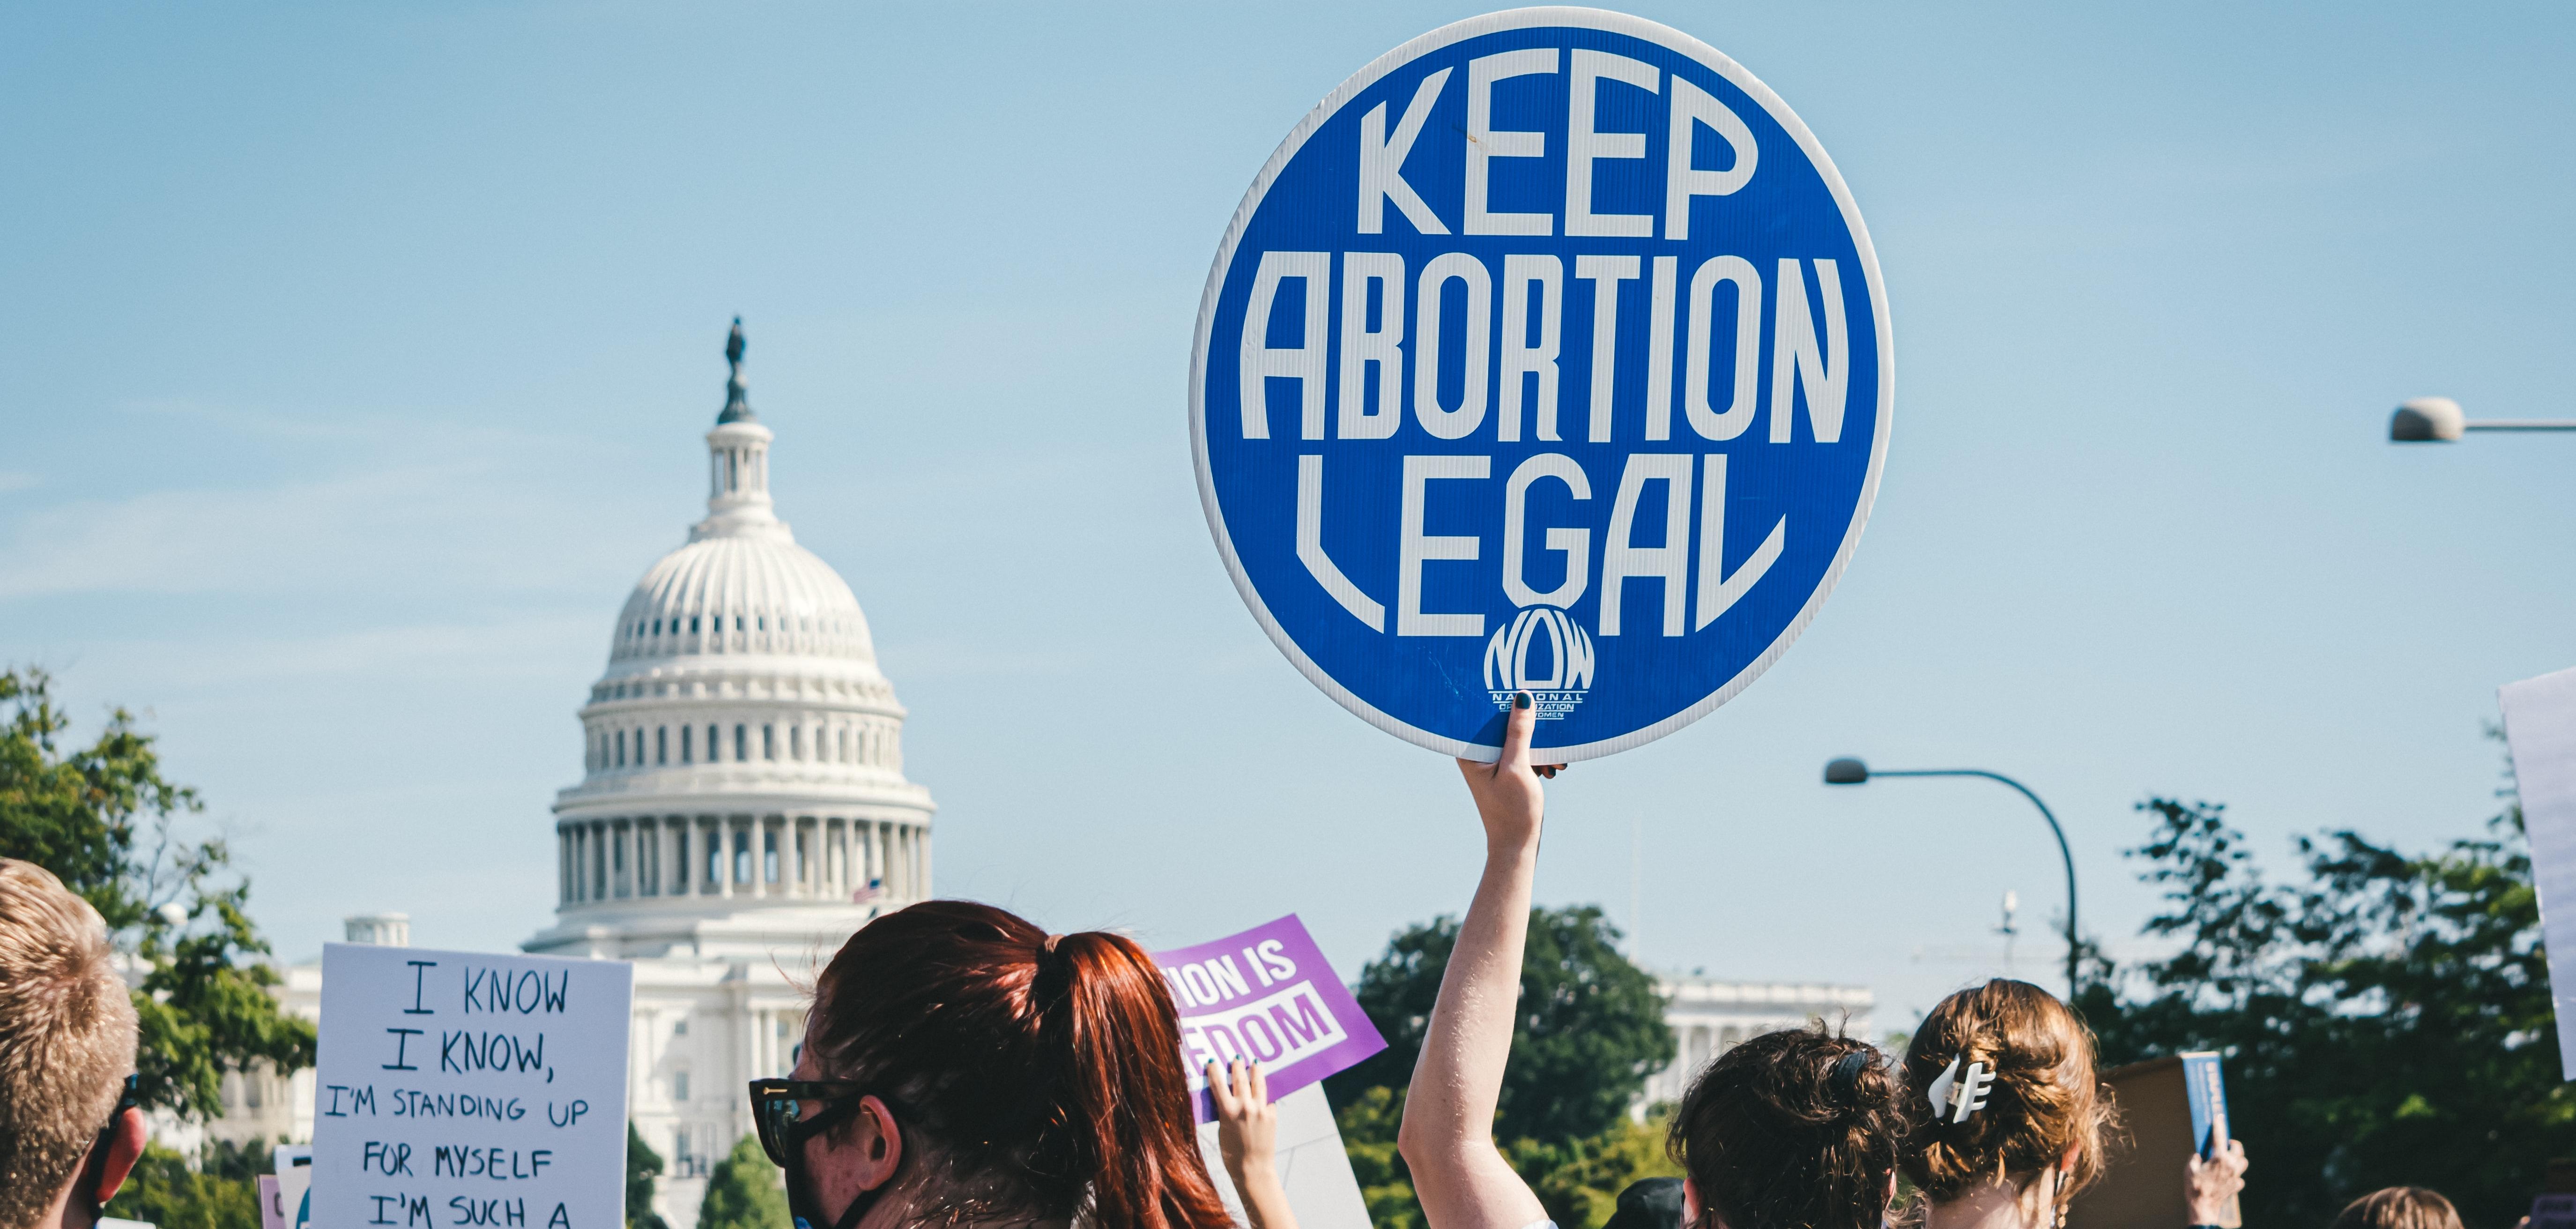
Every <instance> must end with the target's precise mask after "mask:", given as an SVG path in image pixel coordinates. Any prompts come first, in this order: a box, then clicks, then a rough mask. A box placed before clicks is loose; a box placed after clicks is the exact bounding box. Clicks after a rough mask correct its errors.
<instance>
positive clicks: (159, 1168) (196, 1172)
mask: <svg viewBox="0 0 2576 1229" xmlns="http://www.w3.org/2000/svg"><path fill="white" fill-rule="evenodd" d="M210 1160H211V1157H209V1158H200V1161H199V1163H198V1164H196V1165H191V1164H190V1163H189V1161H188V1158H187V1157H186V1156H184V1155H182V1154H180V1153H177V1152H174V1151H171V1150H170V1149H168V1148H159V1147H154V1148H147V1149H145V1150H144V1153H143V1159H142V1160H140V1161H137V1162H135V1165H134V1172H133V1173H132V1174H131V1175H128V1176H127V1178H126V1179H125V1186H124V1187H123V1189H121V1190H119V1191H118V1192H117V1193H116V1198H114V1199H112V1200H110V1201H108V1205H107V1214H108V1215H109V1216H114V1217H120V1218H123V1219H126V1220H139V1221H144V1222H147V1223H150V1224H153V1225H158V1226H160V1229H260V1223H259V1187H258V1185H257V1179H256V1178H255V1177H250V1176H246V1175H239V1174H230V1173H225V1172H223V1171H222V1170H221V1169H220V1168H219V1167H218V1166H216V1165H214V1164H211V1163H208V1162H209V1161H210Z"/></svg>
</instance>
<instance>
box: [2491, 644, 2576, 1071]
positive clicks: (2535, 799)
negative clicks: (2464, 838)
mask: <svg viewBox="0 0 2576 1229" xmlns="http://www.w3.org/2000/svg"><path fill="white" fill-rule="evenodd" d="M2496 698H2497V700H2499V701H2500V702H2501V703H2502V704H2503V705H2504V734H2505V743H2506V745H2507V746H2508V747H2510V748H2511V749H2512V752H2513V779H2514V788H2515V790H2516V792H2518V793H2519V794H2521V796H2522V828H2523V832H2524V833H2525V835H2527V836H2528V837H2529V838H2530V840H2531V879H2532V886H2533V887H2535V888H2537V889H2538V890H2539V893H2540V934H2541V942H2542V943H2543V944H2545V945H2546V946H2547V947H2548V949H2549V955H2550V961H2549V1001H2550V1004H2551V1005H2552V1006H2553V1007H2555V1008H2556V1009H2557V1013H2558V1060H2559V1063H2560V1073H2559V1074H2560V1078H2562V1079H2570V1080H2576V670H2561V671H2559V672H2558V673H2556V674H2544V675H2541V676H2540V677H2539V678H2536V679H2524V680H2523V681H2521V682H2519V683H2507V684H2505V685H2504V686H2503V687H2502V688H2500V689H2499V690H2498V691H2497V693H2496Z"/></svg>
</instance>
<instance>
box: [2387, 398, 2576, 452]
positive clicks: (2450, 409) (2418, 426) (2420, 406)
mask: <svg viewBox="0 0 2576 1229" xmlns="http://www.w3.org/2000/svg"><path fill="white" fill-rule="evenodd" d="M2466 431H2576V418H2491V419H2488V420H2486V421H2484V422H2470V421H2469V418H2468V415H2466V414H2464V413H2462V412H2461V411H2460V403H2459V402H2457V401H2453V400H2451V399H2450V398H2448V397H2416V398H2413V399H2411V400H2409V401H2406V402H2403V403H2401V404H2399V405H2398V407H2397V413H2395V414H2394V415H2391V416H2390V417H2389V419H2388V441H2389V442H2390V443H2392V444H2436V443H2438V444H2447V443H2450V442H2452V441H2454V440H2457V439H2459V438H2460V435H2461V433H2462V432H2466Z"/></svg>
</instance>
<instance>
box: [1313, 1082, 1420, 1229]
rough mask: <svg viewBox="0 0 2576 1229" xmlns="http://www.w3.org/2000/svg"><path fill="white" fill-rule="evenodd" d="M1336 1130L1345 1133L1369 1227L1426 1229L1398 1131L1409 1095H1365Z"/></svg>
mask: <svg viewBox="0 0 2576 1229" xmlns="http://www.w3.org/2000/svg"><path fill="white" fill-rule="evenodd" d="M1333 1125H1334V1126H1335V1128H1337V1129H1338V1130H1340V1131H1341V1133H1342V1151H1343V1153H1344V1154H1345V1155H1347V1156H1349V1157H1350V1159H1351V1176H1352V1177H1354V1178H1357V1179H1359V1184H1360V1199H1361V1200H1362V1201H1363V1202H1365V1203H1366V1204H1367V1205H1368V1214H1369V1223H1370V1224H1371V1225H1374V1226H1375V1227H1376V1229H1423V1221H1422V1205H1421V1203H1419V1202H1418V1201H1417V1200H1416V1198H1415V1196H1414V1194H1413V1174H1412V1172H1411V1171H1409V1170H1407V1169H1406V1168H1405V1165H1404V1157H1403V1156H1401V1155H1400V1154H1398V1153H1397V1152H1396V1150H1395V1136H1396V1130H1397V1128H1399V1127H1401V1126H1403V1125H1404V1090H1403V1089H1400V1088H1388V1087H1386V1086H1384V1085H1378V1086H1376V1087H1372V1088H1366V1089H1362V1090H1361V1091H1360V1092H1359V1093H1358V1094H1357V1095H1355V1096H1353V1097H1352V1099H1351V1102H1350V1104H1348V1105H1345V1106H1343V1107H1341V1108H1340V1109H1339V1110H1336V1111H1334V1113H1333Z"/></svg>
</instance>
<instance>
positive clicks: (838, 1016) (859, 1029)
mask: <svg viewBox="0 0 2576 1229" xmlns="http://www.w3.org/2000/svg"><path fill="white" fill-rule="evenodd" d="M751 1100H752V1111H753V1116H754V1122H755V1124H756V1125H757V1127H758V1130H759V1134H760V1142H761V1145H762V1147H763V1148H764V1149H766V1150H767V1152H768V1153H769V1157H770V1159H771V1160H772V1161H774V1162H776V1163H777V1164H778V1165H779V1166H780V1167H782V1168H784V1169H785V1170H786V1177H787V1197H788V1204H789V1207H790V1209H791V1210H792V1211H793V1213H794V1215H795V1220H796V1224H797V1225H798V1226H799V1227H800V1229H904V1227H910V1226H919V1225H936V1226H940V1227H941V1229H965V1227H967V1226H1010V1227H1013V1229H1063V1227H1064V1226H1068V1225H1070V1224H1071V1223H1072V1222H1073V1221H1074V1220H1075V1218H1077V1217H1080V1218H1082V1220H1083V1221H1084V1223H1085V1224H1086V1225H1089V1226H1096V1227H1097V1229H1231V1226H1232V1223H1233V1222H1232V1219H1231V1218H1230V1217H1229V1216H1228V1215H1227V1214H1226V1210H1225V1204H1224V1203H1223V1202H1222V1201H1220V1200H1219V1198H1218V1196H1217V1192H1216V1186H1215V1184H1214V1183H1213V1182H1212V1181H1211V1180H1210V1179H1209V1177H1208V1172H1207V1166H1206V1163H1205V1162H1204V1161H1202V1160H1201V1159H1200V1156H1199V1149H1198V1137H1197V1133H1196V1131H1195V1130H1194V1129H1193V1128H1192V1126H1191V1118H1192V1115H1191V1112H1190V1104H1189V1081H1188V1078H1187V1076H1186V1075H1185V1074H1184V1068H1183V1067H1182V1066H1181V1033H1180V1018H1179V1016H1178V1014H1177V1013H1176V1011H1175V1009H1174V1007H1173V1004H1172V998H1171V991H1170V990H1169V989H1168V988H1167V987H1166V986H1165V985H1164V983H1163V979H1162V976H1161V974H1160V973H1158V972H1157V971H1156V970H1155V967H1154V963H1153V961H1152V960H1151V959H1149V958H1148V957H1147V956H1146V955H1145V952H1144V950H1143V949H1141V948H1139V947H1137V946H1136V944H1135V943H1134V941H1132V940H1129V939H1126V938H1123V937H1121V936H1118V935H1114V934H1109V933H1107V932H1104V931H1084V932H1081V933H1078V934H1064V935H1051V934H1048V933H1047V932H1045V931H1043V930H1040V929H1039V928H1037V927H1036V926H1034V925H1031V924H1030V923H1029V922H1028V921H1026V920H1024V919H1022V918H1020V917H1017V916H1015V915H1013V914H1011V913H1007V912H1005V911H1003V910H1000V909H996V908H994V907H992V906H990V905H981V904H975V903H972V902H969V901H953V900H934V901H925V902H923V903H921V904H917V905H913V906H911V907H910V908H907V909H901V910H898V911H896V912H894V913H890V914H887V915H886V916H884V917H881V918H878V919H877V920H876V921H874V922H871V923H869V924H868V925H867V926H866V927H865V928H863V929H861V930H860V931H859V932H858V933H857V934H855V935H852V936H850V940H849V942H847V943H844V944H842V945H841V950H840V951H839V952H838V953H837V954H835V955H834V956H833V957H832V960H831V963H830V964H829V965H827V966H826V967H825V968H824V970H823V972H822V975H821V976H820V977H819V978H818V979H816V982H815V987H814V1003H813V1008H812V1010H811V1011H810V1012H809V1013H808V1015H807V1017H806V1024H805V1041H804V1045H803V1046H802V1047H801V1048H800V1051H799V1054H798V1056H797V1060H796V1069H795V1072H794V1074H793V1077H792V1078H790V1079H765V1080H754V1081H752V1084H751Z"/></svg>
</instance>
